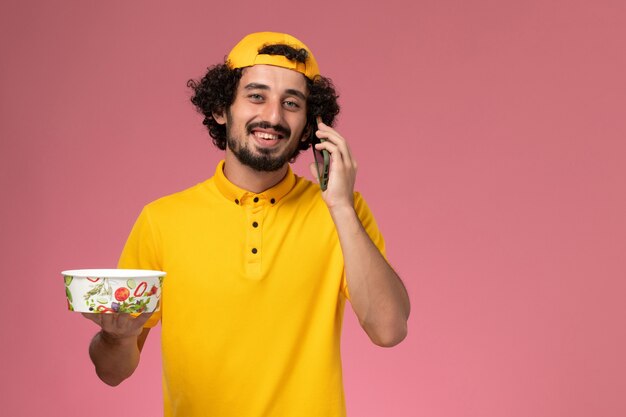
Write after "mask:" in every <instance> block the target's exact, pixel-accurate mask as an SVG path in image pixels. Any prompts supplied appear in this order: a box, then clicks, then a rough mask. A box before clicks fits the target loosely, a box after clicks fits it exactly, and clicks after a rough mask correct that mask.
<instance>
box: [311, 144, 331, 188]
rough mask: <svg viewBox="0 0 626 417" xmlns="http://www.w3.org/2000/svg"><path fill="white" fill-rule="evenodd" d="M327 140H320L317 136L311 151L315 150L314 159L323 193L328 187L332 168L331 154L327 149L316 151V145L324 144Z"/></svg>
mask: <svg viewBox="0 0 626 417" xmlns="http://www.w3.org/2000/svg"><path fill="white" fill-rule="evenodd" d="M324 140H325V139H321V140H320V139H319V138H318V137H317V136H314V139H313V143H312V145H311V149H313V158H315V168H317V179H318V180H319V183H320V188H321V189H322V191H326V187H327V186H328V171H329V167H330V154H329V153H328V151H327V150H326V149H322V150H321V151H320V150H317V149H315V145H316V144H318V143H321V142H323V141H324Z"/></svg>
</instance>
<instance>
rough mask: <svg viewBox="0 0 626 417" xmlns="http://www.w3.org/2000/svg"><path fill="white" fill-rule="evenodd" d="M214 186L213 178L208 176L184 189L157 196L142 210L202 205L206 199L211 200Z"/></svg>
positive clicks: (153, 211)
mask: <svg viewBox="0 0 626 417" xmlns="http://www.w3.org/2000/svg"><path fill="white" fill-rule="evenodd" d="M214 188H215V187H214V185H213V178H209V179H208V180H206V181H204V182H201V183H199V184H196V185H193V186H191V187H189V188H186V189H184V190H181V191H178V192H175V193H172V194H168V195H165V196H163V197H161V198H158V199H156V200H154V201H152V202H150V203H148V204H147V205H146V206H145V208H144V210H146V211H149V212H152V213H168V212H171V211H172V210H175V211H178V210H180V209H183V208H185V207H188V208H189V207H193V206H197V205H204V204H206V203H207V201H211V199H212V198H214V194H215V193H214V192H213V189H214Z"/></svg>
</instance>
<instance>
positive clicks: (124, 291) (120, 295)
mask: <svg viewBox="0 0 626 417" xmlns="http://www.w3.org/2000/svg"><path fill="white" fill-rule="evenodd" d="M129 296H130V291H128V288H124V287H121V288H118V289H117V290H115V299H116V300H117V301H124V300H125V299H127V298H128V297H129Z"/></svg>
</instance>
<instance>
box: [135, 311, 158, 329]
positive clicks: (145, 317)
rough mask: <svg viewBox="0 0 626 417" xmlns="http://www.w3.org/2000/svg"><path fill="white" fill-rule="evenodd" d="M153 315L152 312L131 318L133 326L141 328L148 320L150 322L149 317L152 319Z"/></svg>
mask: <svg viewBox="0 0 626 417" xmlns="http://www.w3.org/2000/svg"><path fill="white" fill-rule="evenodd" d="M153 314H154V311H153V312H151V313H141V314H140V315H138V316H137V317H134V318H132V319H131V320H133V324H135V325H136V326H138V327H143V325H144V324H146V322H147V321H148V320H150V317H152V315H153Z"/></svg>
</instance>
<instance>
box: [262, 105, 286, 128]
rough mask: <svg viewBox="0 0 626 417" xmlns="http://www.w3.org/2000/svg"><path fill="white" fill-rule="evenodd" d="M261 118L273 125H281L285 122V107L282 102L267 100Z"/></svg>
mask: <svg viewBox="0 0 626 417" xmlns="http://www.w3.org/2000/svg"><path fill="white" fill-rule="evenodd" d="M261 118H262V120H263V121H265V122H268V123H271V124H272V125H278V124H281V122H282V120H283V107H282V103H281V101H280V100H267V101H266V102H265V105H264V106H263V110H262V114H261Z"/></svg>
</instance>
